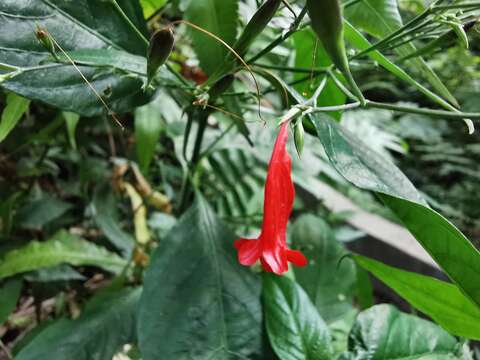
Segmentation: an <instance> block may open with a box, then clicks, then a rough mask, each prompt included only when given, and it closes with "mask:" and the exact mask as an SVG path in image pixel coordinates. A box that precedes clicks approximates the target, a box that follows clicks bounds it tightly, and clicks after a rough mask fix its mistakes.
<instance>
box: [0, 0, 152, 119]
mask: <svg viewBox="0 0 480 360" xmlns="http://www.w3.org/2000/svg"><path fill="white" fill-rule="evenodd" d="M119 4H120V6H121V7H122V9H123V11H124V12H125V14H126V15H127V16H128V17H129V18H130V19H131V20H132V22H133V23H134V24H135V26H137V27H138V28H139V29H141V30H140V31H141V32H142V33H143V34H146V26H145V22H144V20H143V18H142V14H141V10H140V6H139V5H138V2H135V1H133V2H132V1H128V0H121V1H120V0H119ZM0 11H1V12H2V13H3V14H6V15H5V16H7V17H8V19H9V21H4V22H2V24H1V25H0V32H1V33H7V32H8V33H12V34H15V36H14V37H13V36H12V37H9V36H5V37H2V38H1V39H0V48H1V50H0V63H5V64H8V65H9V66H13V67H15V70H14V71H13V72H12V73H10V76H9V77H8V80H6V81H4V82H2V83H1V86H3V87H4V88H6V89H9V90H11V91H13V92H16V93H18V94H20V95H22V96H25V97H27V98H30V99H35V100H40V101H43V102H46V103H48V104H50V105H53V106H57V107H60V108H62V109H64V110H68V111H74V112H77V113H79V114H82V115H86V116H92V115H96V114H100V113H102V112H103V111H104V108H103V105H102V103H101V102H100V100H99V99H98V98H97V96H96V95H95V94H94V93H93V91H92V89H91V88H90V87H89V86H88V85H87V84H86V83H85V81H84V79H82V77H81V75H80V74H79V72H78V71H77V70H76V69H75V68H74V67H73V66H72V65H71V64H69V61H62V63H55V62H52V61H51V60H52V59H51V58H50V53H49V52H48V51H47V50H46V49H45V48H43V46H42V45H41V44H40V43H39V42H37V40H36V38H35V31H34V29H35V26H36V25H41V26H43V27H45V28H46V29H47V31H48V33H49V34H50V35H51V37H52V38H53V39H54V40H55V42H54V44H58V45H60V47H61V48H62V49H64V50H65V51H68V52H72V51H75V50H83V51H84V52H85V51H87V50H88V51H87V53H88V52H90V53H91V54H92V56H93V57H94V58H95V59H101V61H103V62H104V63H105V64H106V65H107V66H101V65H99V64H98V62H95V61H87V60H85V63H84V64H82V63H81V60H83V59H81V60H79V69H80V71H81V72H82V73H83V75H84V76H85V77H86V79H88V80H89V81H90V82H91V83H92V86H93V87H94V88H95V89H96V91H97V92H98V93H100V94H101V95H102V96H104V97H105V98H106V101H107V103H108V104H109V107H110V108H111V109H112V110H113V111H116V112H124V111H128V110H131V109H132V108H133V107H135V106H138V105H140V104H142V103H145V102H146V101H147V100H148V96H146V94H144V93H143V92H142V91H141V86H142V83H143V80H142V76H143V74H145V71H142V72H141V73H139V74H138V75H137V76H127V75H128V73H127V72H125V71H121V70H120V68H117V67H116V66H115V64H112V61H111V58H112V57H113V56H112V54H115V55H114V56H115V57H120V58H123V59H125V60H126V62H131V63H138V61H136V58H138V57H137V55H144V54H145V52H146V46H145V45H144V44H143V43H142V41H139V39H138V36H137V34H136V33H135V32H134V31H133V30H132V29H131V28H129V27H128V26H125V23H124V20H123V18H122V16H121V15H120V14H119V12H118V11H116V10H115V8H114V6H112V4H111V3H110V2H107V1H105V2H100V3H98V4H96V5H95V7H94V8H93V7H91V6H89V5H88V1H86V0H81V1H76V2H75V3H70V2H62V3H59V4H54V3H50V2H44V1H41V0H35V1H33V2H32V1H23V0H22V1H17V2H15V4H13V3H11V2H2V4H0ZM17 15H18V16H17ZM66 29H69V31H66ZM72 33H73V34H74V36H71V34H72ZM58 45H56V48H57V52H58V53H59V54H62V51H61V50H60V48H58ZM113 51H114V53H112V52H113ZM20 54H22V55H20ZM82 54H83V53H82ZM62 55H63V54H62ZM70 57H71V58H73V59H74V60H76V56H75V54H72V55H70ZM65 60H66V59H65ZM88 60H91V59H88Z"/></svg>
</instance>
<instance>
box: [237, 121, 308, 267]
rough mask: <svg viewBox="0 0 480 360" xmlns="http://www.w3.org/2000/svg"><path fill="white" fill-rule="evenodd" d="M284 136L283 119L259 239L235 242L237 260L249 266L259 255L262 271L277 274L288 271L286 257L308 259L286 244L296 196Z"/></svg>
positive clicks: (296, 261)
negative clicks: (289, 219) (288, 224)
mask: <svg viewBox="0 0 480 360" xmlns="http://www.w3.org/2000/svg"><path fill="white" fill-rule="evenodd" d="M287 139H288V122H285V123H283V124H282V125H281V127H280V132H279V134H278V137H277V141H276V142H275V146H274V148H273V152H272V158H271V159H270V164H269V165H268V175H267V181H266V183H265V199H264V205H263V211H264V215H263V225H262V232H261V234H260V236H259V237H258V239H255V240H250V239H239V240H236V241H235V245H234V246H235V248H236V249H237V250H238V261H239V262H240V264H242V265H246V266H250V265H253V264H254V263H255V262H256V261H257V260H258V259H260V262H261V264H262V267H263V268H264V269H265V271H268V272H273V273H275V274H278V275H281V274H283V273H284V272H286V271H288V262H289V261H290V262H291V263H293V264H294V265H297V266H305V265H307V259H306V258H305V256H304V255H303V254H302V253H301V252H300V251H296V250H290V249H289V248H288V247H287V239H286V232H287V223H288V218H289V217H290V213H291V212H292V207H293V201H294V199H295V188H294V186H293V183H292V178H291V159H290V155H288V152H287V149H286V144H287Z"/></svg>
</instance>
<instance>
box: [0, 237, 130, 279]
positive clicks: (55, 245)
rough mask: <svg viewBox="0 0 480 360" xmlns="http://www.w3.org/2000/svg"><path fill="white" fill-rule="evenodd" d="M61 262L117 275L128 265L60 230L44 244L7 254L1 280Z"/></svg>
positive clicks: (1, 265) (0, 265)
mask: <svg viewBox="0 0 480 360" xmlns="http://www.w3.org/2000/svg"><path fill="white" fill-rule="evenodd" d="M61 263H68V264H71V265H77V266H78V265H90V266H98V267H100V268H103V269H105V270H107V271H111V272H113V273H119V272H120V271H121V270H122V269H123V268H124V267H125V265H126V263H127V262H126V260H124V259H122V258H120V257H119V256H118V255H116V254H114V253H111V252H109V251H108V250H106V249H105V248H103V247H100V246H98V245H95V244H93V243H91V242H88V241H86V240H83V239H81V238H79V237H77V236H75V235H72V234H69V233H68V232H66V231H63V230H62V231H59V232H58V233H57V234H56V235H55V236H53V237H52V238H51V239H49V240H47V241H44V242H38V241H31V242H30V243H29V244H28V245H25V246H24V247H21V248H19V249H16V250H12V251H9V252H7V253H6V254H5V256H4V257H3V258H2V259H1V261H0V279H2V278H5V277H9V276H12V275H15V274H20V273H23V272H27V271H32V270H38V269H41V268H46V267H52V266H56V265H59V264H61Z"/></svg>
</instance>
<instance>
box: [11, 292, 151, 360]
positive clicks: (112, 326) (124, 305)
mask: <svg viewBox="0 0 480 360" xmlns="http://www.w3.org/2000/svg"><path fill="white" fill-rule="evenodd" d="M141 291H142V289H141V288H132V289H128V288H127V289H123V290H120V291H112V292H108V293H105V294H101V295H97V296H96V297H95V298H93V299H92V300H91V301H90V303H89V304H88V305H87V307H86V309H85V310H84V313H83V314H82V315H81V316H80V317H79V318H78V319H76V320H68V319H62V320H58V321H56V322H55V323H53V324H52V325H50V326H47V328H46V329H44V330H43V331H41V332H40V333H39V334H38V335H37V336H35V337H34V338H33V340H32V341H31V342H30V343H29V344H28V345H27V346H25V347H24V348H23V349H22V350H21V351H20V352H19V353H18V355H17V356H16V357H15V359H16V360H65V359H69V360H107V359H112V358H113V356H114V355H115V353H116V352H117V351H119V350H120V349H121V347H122V346H123V345H125V344H129V343H132V342H134V341H135V340H136V328H135V326H136V310H137V305H138V300H139V298H140V294H141Z"/></svg>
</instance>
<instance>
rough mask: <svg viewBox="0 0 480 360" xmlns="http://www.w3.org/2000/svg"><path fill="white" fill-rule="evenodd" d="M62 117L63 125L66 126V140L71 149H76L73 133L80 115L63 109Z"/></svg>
mask: <svg viewBox="0 0 480 360" xmlns="http://www.w3.org/2000/svg"><path fill="white" fill-rule="evenodd" d="M63 117H64V118H65V125H66V127H67V136H68V142H69V143H70V146H71V147H72V149H73V150H77V140H76V139H75V133H76V131H77V125H78V122H79V121H80V115H78V114H75V113H72V112H67V111H65V112H64V113H63Z"/></svg>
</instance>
